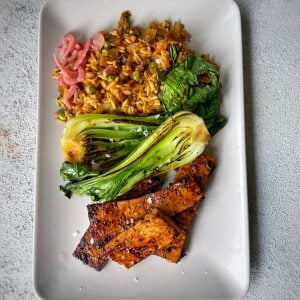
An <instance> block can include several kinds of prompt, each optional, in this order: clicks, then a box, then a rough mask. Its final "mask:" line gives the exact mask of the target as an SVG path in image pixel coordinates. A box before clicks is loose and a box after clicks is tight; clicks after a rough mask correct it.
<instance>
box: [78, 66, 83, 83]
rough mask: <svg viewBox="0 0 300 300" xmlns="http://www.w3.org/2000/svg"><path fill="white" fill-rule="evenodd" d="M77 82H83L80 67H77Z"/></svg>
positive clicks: (81, 68)
mask: <svg viewBox="0 0 300 300" xmlns="http://www.w3.org/2000/svg"><path fill="white" fill-rule="evenodd" d="M77 80H78V82H83V81H84V69H83V67H82V66H79V67H78V76H77Z"/></svg>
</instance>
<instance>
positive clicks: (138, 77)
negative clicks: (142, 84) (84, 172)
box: [132, 71, 142, 81]
mask: <svg viewBox="0 0 300 300" xmlns="http://www.w3.org/2000/svg"><path fill="white" fill-rule="evenodd" d="M141 78H142V74H141V73H140V72H139V71H135V72H133V74H132V79H133V80H135V81H140V80H141Z"/></svg>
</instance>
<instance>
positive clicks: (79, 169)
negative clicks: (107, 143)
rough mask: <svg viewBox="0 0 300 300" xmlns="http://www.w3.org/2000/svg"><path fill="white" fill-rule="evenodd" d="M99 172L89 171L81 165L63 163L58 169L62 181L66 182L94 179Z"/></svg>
mask: <svg viewBox="0 0 300 300" xmlns="http://www.w3.org/2000/svg"><path fill="white" fill-rule="evenodd" d="M97 175H99V172H97V171H95V170H93V169H91V168H90V167H88V166H86V165H84V164H82V163H78V162H77V163H74V164H71V163H69V162H67V161H65V162H64V163H63V164H62V166H61V168H60V176H61V177H62V179H63V180H68V181H72V182H75V181H81V180H83V179H86V178H90V177H95V176H97Z"/></svg>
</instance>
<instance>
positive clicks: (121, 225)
mask: <svg viewBox="0 0 300 300" xmlns="http://www.w3.org/2000/svg"><path fill="white" fill-rule="evenodd" d="M214 163H215V161H214V159H213V158H212V157H209V156H206V155H201V156H200V157H199V158H198V159H197V160H195V161H194V162H192V163H191V164H188V165H185V166H183V167H180V168H179V169H178V171H177V176H176V180H183V182H184V183H185V184H184V185H185V186H186V184H188V187H189V188H191V190H190V191H193V188H195V192H196V193H197V194H198V197H199V188H198V187H197V186H195V183H194V182H193V181H191V180H190V179H191V177H192V178H194V179H195V180H197V183H198V185H200V187H201V190H203V189H204V187H205V185H206V182H207V179H208V176H209V174H210V173H211V171H212V170H213V168H214ZM191 182H192V183H191ZM182 187H183V183H182V182H181V183H180V185H178V183H177V184H173V185H172V186H171V187H169V188H168V189H166V190H163V191H158V192H156V193H154V194H150V195H148V196H144V197H140V198H137V199H132V200H126V201H119V202H112V203H106V204H94V205H89V206H88V211H89V217H90V221H91V224H92V225H91V227H90V228H89V229H88V230H87V232H86V233H85V234H84V236H83V237H82V240H81V242H80V244H79V245H78V246H77V248H76V249H75V251H74V256H75V257H77V258H79V259H80V260H81V261H82V262H83V263H85V264H88V265H90V266H91V267H94V268H96V269H98V270H100V269H101V268H102V266H104V263H103V261H106V258H105V253H104V251H103V249H102V247H103V246H104V245H105V244H106V243H107V242H108V241H109V240H110V239H112V238H113V237H114V236H115V235H116V234H118V233H120V232H122V231H123V230H126V229H127V228H128V227H129V226H131V225H132V223H134V222H135V220H137V219H139V218H140V217H141V216H142V215H144V214H145V213H146V212H147V211H149V209H150V208H151V207H153V206H156V207H160V208H161V209H162V210H165V211H166V212H167V214H169V215H173V214H174V213H175V211H176V210H175V209H174V208H173V206H176V204H179V205H180V204H181V201H178V200H179V199H180V200H181V199H182V196H184V195H185V196H187V197H188V196H189V195H190V194H189V193H186V194H185V191H186V190H187V189H186V188H185V189H184V190H183V191H182V193H179V194H177V190H180V188H182ZM167 191H168V192H167ZM153 195H155V197H153ZM169 196H170V197H169ZM173 196H175V197H173ZM183 198H185V197H183ZM202 198H203V195H201V196H200V197H199V199H198V200H196V201H195V202H194V203H196V202H197V201H199V200H200V199H202ZM153 200H154V201H153ZM170 200H171V201H170ZM189 203H190V202H187V204H189ZM197 206H198V205H197V204H196V205H195V206H192V204H190V205H189V206H186V208H187V207H191V208H190V209H187V210H186V211H183V212H182V213H179V214H177V215H176V216H175V217H174V219H175V221H176V222H178V224H179V226H180V227H181V228H183V229H184V230H183V231H182V232H181V234H180V235H179V236H178V237H177V240H175V241H174V243H173V245H171V247H169V248H168V249H160V251H158V252H157V253H156V254H157V255H159V256H161V257H164V258H166V259H168V260H169V261H172V262H177V261H178V260H179V259H180V257H181V254H182V249H183V245H184V241H185V238H186V235H187V229H188V228H189V226H190V223H191V221H192V219H193V216H194V215H195V214H196V211H197ZM164 208H165V209H164ZM179 209H182V206H181V207H177V211H180V210H179ZM182 210H183V209H182ZM91 236H93V239H91V238H90V237H91ZM90 241H92V242H93V243H91V242H90ZM122 251H123V250H122V249H120V250H119V252H122ZM115 253H116V254H115V255H117V250H115ZM97 264H99V265H97Z"/></svg>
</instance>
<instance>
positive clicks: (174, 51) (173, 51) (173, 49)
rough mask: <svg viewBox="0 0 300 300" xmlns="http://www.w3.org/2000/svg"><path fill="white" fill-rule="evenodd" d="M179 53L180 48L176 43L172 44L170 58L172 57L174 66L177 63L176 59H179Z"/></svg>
mask: <svg viewBox="0 0 300 300" xmlns="http://www.w3.org/2000/svg"><path fill="white" fill-rule="evenodd" d="M178 53H179V50H178V48H177V47H176V46H175V45H172V46H171V47H170V58H171V61H172V65H173V66H174V65H175V63H176V59H177V56H178Z"/></svg>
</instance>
